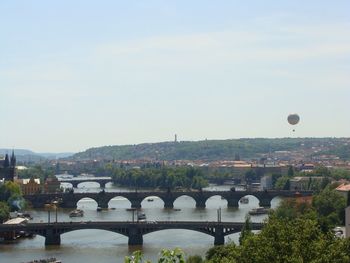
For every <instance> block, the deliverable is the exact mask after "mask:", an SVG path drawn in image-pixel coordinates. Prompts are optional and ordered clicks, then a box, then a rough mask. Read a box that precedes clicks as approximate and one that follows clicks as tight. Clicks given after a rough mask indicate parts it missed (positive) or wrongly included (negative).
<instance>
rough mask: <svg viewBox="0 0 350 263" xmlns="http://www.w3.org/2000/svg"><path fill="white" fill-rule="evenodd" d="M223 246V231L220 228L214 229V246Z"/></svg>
mask: <svg viewBox="0 0 350 263" xmlns="http://www.w3.org/2000/svg"><path fill="white" fill-rule="evenodd" d="M224 244H225V236H224V230H223V227H222V226H217V227H215V239H214V245H215V246H220V245H224Z"/></svg>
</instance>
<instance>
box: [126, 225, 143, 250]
mask: <svg viewBox="0 0 350 263" xmlns="http://www.w3.org/2000/svg"><path fill="white" fill-rule="evenodd" d="M128 236H129V241H128V245H129V246H142V245H143V236H142V234H141V230H140V229H138V228H137V227H131V228H129V235H128Z"/></svg>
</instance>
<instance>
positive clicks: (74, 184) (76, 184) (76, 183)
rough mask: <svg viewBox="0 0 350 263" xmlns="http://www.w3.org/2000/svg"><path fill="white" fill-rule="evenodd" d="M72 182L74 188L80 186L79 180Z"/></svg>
mask: <svg viewBox="0 0 350 263" xmlns="http://www.w3.org/2000/svg"><path fill="white" fill-rule="evenodd" d="M71 184H72V186H73V188H78V184H79V182H72V183H71Z"/></svg>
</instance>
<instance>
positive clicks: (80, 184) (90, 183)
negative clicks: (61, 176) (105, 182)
mask: <svg viewBox="0 0 350 263" xmlns="http://www.w3.org/2000/svg"><path fill="white" fill-rule="evenodd" d="M75 186H76V187H75V188H100V187H101V184H100V183H99V182H97V181H84V182H78V183H76V184H75ZM86 186H88V187H86Z"/></svg>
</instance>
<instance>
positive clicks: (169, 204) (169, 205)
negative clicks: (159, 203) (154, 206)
mask: <svg viewBox="0 0 350 263" xmlns="http://www.w3.org/2000/svg"><path fill="white" fill-rule="evenodd" d="M164 208H174V200H169V199H165V200H164Z"/></svg>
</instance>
